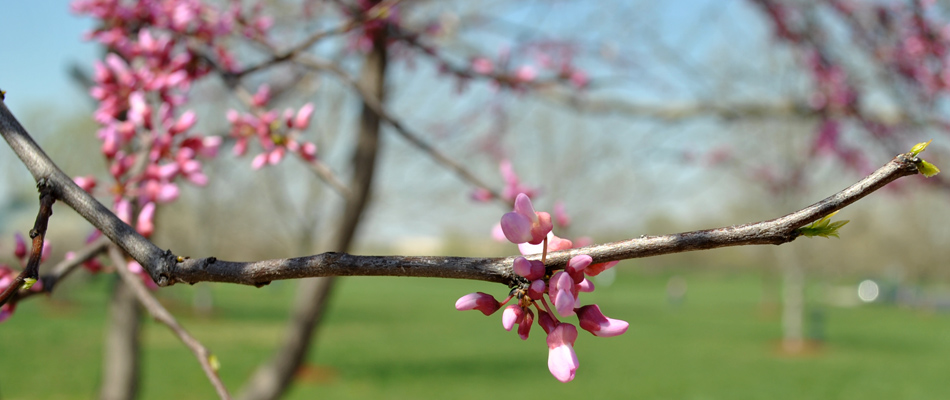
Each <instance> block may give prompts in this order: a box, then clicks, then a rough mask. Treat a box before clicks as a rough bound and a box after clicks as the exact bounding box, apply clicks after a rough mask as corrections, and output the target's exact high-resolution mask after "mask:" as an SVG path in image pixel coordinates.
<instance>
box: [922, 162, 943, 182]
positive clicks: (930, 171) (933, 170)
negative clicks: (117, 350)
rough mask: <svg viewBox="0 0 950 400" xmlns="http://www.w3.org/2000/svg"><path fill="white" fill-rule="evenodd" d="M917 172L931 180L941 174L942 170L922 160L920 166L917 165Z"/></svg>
mask: <svg viewBox="0 0 950 400" xmlns="http://www.w3.org/2000/svg"><path fill="white" fill-rule="evenodd" d="M917 171H920V173H921V174H923V175H924V176H926V177H928V178H930V177H931V176H934V175H937V174H938V173H940V168H937V166H936V165H933V164H931V163H929V162H926V161H924V160H920V164H917Z"/></svg>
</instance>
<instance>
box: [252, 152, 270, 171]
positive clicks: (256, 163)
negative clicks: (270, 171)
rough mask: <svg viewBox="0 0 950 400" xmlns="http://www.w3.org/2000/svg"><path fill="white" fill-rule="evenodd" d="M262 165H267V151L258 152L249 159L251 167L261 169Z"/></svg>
mask: <svg viewBox="0 0 950 400" xmlns="http://www.w3.org/2000/svg"><path fill="white" fill-rule="evenodd" d="M264 165H267V153H261V154H258V155H256V156H254V159H253V160H251V168H252V169H261V168H263V167H264Z"/></svg>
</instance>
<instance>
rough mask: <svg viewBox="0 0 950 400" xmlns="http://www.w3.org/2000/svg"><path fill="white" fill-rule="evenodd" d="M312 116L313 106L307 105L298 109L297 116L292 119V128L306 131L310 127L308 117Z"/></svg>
mask: <svg viewBox="0 0 950 400" xmlns="http://www.w3.org/2000/svg"><path fill="white" fill-rule="evenodd" d="M312 115H313V104H312V103H307V104H304V106H303V107H301V108H300V111H298V112H297V116H296V117H295V118H294V128H296V129H298V130H301V131H302V130H304V129H307V127H308V126H310V117H311V116H312Z"/></svg>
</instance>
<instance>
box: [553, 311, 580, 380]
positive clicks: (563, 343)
mask: <svg viewBox="0 0 950 400" xmlns="http://www.w3.org/2000/svg"><path fill="white" fill-rule="evenodd" d="M575 340H577V328H576V327H574V325H571V324H564V323H562V324H558V325H557V327H556V328H554V330H553V331H552V332H551V333H550V334H548V338H547V342H548V349H549V351H548V370H549V371H551V375H554V377H555V378H557V380H559V381H561V382H570V381H572V380H574V373H575V372H576V371H577V366H578V364H579V363H578V361H577V354H576V353H574V341H575Z"/></svg>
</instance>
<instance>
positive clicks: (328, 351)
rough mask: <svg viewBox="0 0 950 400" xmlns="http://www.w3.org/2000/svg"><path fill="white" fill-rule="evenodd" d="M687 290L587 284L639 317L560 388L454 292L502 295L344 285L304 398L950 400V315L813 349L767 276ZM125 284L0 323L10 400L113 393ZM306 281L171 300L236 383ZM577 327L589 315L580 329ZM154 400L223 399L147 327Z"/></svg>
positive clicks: (516, 342) (1, 382) (702, 280)
mask: <svg viewBox="0 0 950 400" xmlns="http://www.w3.org/2000/svg"><path fill="white" fill-rule="evenodd" d="M683 276H684V277H685V278H686V280H687V282H688V284H689V292H688V294H687V296H686V301H685V302H684V303H683V304H682V305H680V306H672V305H670V304H668V302H667V299H666V294H665V289H666V282H667V278H668V276H666V275H646V274H642V273H639V272H635V271H632V270H629V269H628V270H625V271H622V273H621V274H620V275H619V276H618V279H617V280H616V281H615V282H614V284H613V285H612V286H610V287H600V288H598V290H597V291H596V292H594V293H592V294H584V295H583V296H582V301H583V302H585V303H588V302H596V303H598V304H600V305H601V308H602V309H603V310H604V312H605V313H606V314H607V315H608V316H611V317H615V318H622V319H625V320H627V321H629V322H630V323H631V328H630V330H629V331H628V332H627V333H626V334H625V335H623V336H620V337H616V338H596V337H593V336H591V335H589V334H588V333H587V332H584V331H581V332H580V336H579V338H578V341H577V344H576V349H577V353H578V357H579V359H580V368H579V370H578V373H577V377H576V379H575V380H574V382H571V383H569V384H561V383H559V382H557V381H556V380H555V379H554V378H553V377H551V376H550V374H549V373H548V371H547V347H546V345H545V342H544V335H543V332H542V331H541V330H540V329H539V328H538V327H537V326H536V327H535V332H533V333H532V337H531V338H530V339H529V340H528V341H527V342H522V341H521V340H520V339H519V338H518V336H517V334H516V333H514V332H505V331H504V330H503V329H502V328H501V316H500V315H498V314H496V315H493V316H490V317H485V316H483V315H482V314H481V313H479V312H476V311H468V312H458V311H455V309H454V308H453V305H454V303H455V300H456V299H457V298H458V297H459V296H461V295H463V294H466V293H469V292H473V291H485V292H489V293H492V294H495V295H496V296H498V297H501V296H500V295H501V294H502V293H504V292H505V289H504V288H503V287H500V286H498V285H492V284H485V283H478V282H461V281H444V280H434V279H411V278H346V279H343V280H341V281H340V284H339V286H337V291H336V292H335V294H334V304H333V306H332V311H331V312H330V313H329V315H328V320H327V323H326V325H325V327H324V329H322V330H321V331H320V333H319V335H320V338H319V343H318V346H317V347H316V348H315V349H313V350H312V351H311V354H310V364H309V366H308V368H307V369H306V370H305V371H304V372H303V373H301V374H300V377H299V379H298V382H299V383H298V384H297V385H296V386H295V387H294V388H293V390H292V391H291V392H290V393H289V396H288V398H291V399H312V398H328V399H336V398H347V399H351V398H358V399H427V398H438V399H467V398H470V399H476V398H477V399H483V398H504V399H508V398H511V399H515V398H528V399H533V398H537V399H542V398H544V399H546V398H550V397H551V395H555V396H556V397H557V398H567V397H568V396H584V397H585V398H588V397H592V396H597V397H599V398H644V399H730V400H735V399H796V400H797V399H861V400H866V399H936V398H945V397H946V393H947V389H948V384H947V380H946V377H947V372H946V371H947V369H948V366H950V334H948V333H950V315H942V314H933V313H927V312H921V311H912V310H906V309H900V308H896V307H891V306H881V305H871V306H864V307H857V308H848V309H843V308H824V310H825V319H824V320H825V327H826V329H825V338H826V342H825V343H824V345H823V346H821V347H820V348H818V349H817V350H816V351H814V352H811V353H809V354H807V355H800V356H794V357H790V356H787V355H782V354H780V353H779V352H777V351H776V349H777V346H776V343H777V341H776V339H777V338H778V336H779V332H780V324H779V318H778V316H777V315H774V314H772V315H766V314H764V313H763V312H762V310H761V308H760V302H759V300H760V296H761V290H762V285H761V283H760V280H759V279H758V277H757V276H755V275H742V274H708V273H695V274H687V275H683ZM111 279H112V277H109V276H101V277H94V278H93V279H92V280H91V281H90V284H88V285H83V286H82V287H76V288H67V289H69V290H64V291H62V292H61V293H57V295H55V296H53V298H52V299H33V300H30V301H27V302H25V303H24V304H21V306H20V308H19V309H18V310H17V314H16V315H15V316H14V317H13V318H12V319H11V320H9V321H7V322H5V323H3V324H0V360H2V362H0V398H2V399H7V400H9V399H28V398H29V399H32V398H57V399H88V398H95V397H96V396H97V385H98V382H99V379H100V374H101V366H100V362H101V360H100V357H101V352H102V344H101V341H102V339H103V337H104V330H103V327H104V326H105V318H106V317H105V313H104V310H105V308H106V307H105V301H106V296H107V293H108V291H109V286H110V285H111ZM294 288H295V284H294V283H293V282H275V283H274V284H272V285H271V286H269V287H265V288H261V289H255V288H247V287H239V286H233V285H214V286H211V291H212V293H213V296H214V299H215V305H216V308H215V311H214V313H213V314H212V315H211V316H210V317H207V316H205V317H202V316H197V315H195V314H194V313H193V312H192V311H191V307H190V302H191V297H192V295H193V294H194V292H195V288H194V287H188V286H176V287H173V288H169V289H164V290H162V291H161V294H162V298H163V301H164V302H165V304H166V305H167V306H169V307H170V308H171V309H172V311H173V313H174V314H176V315H177V316H179V318H180V320H181V322H182V323H183V324H184V325H185V327H186V328H187V329H189V331H190V332H192V333H193V334H194V335H195V336H197V337H198V338H199V339H200V340H202V341H203V342H204V343H205V344H206V345H207V346H208V347H209V348H210V349H211V350H212V351H213V352H214V353H215V354H216V355H217V356H218V358H219V359H220V361H221V365H222V366H221V375H222V378H223V379H224V381H225V384H226V385H228V388H229V389H230V390H231V391H232V393H236V392H237V391H238V390H239V389H240V386H241V383H242V382H243V381H244V380H245V379H246V378H247V377H248V375H249V374H250V373H251V371H252V370H253V368H254V367H255V366H256V365H257V364H258V363H259V362H261V361H263V360H265V359H266V358H267V357H268V356H269V354H270V353H271V351H272V350H273V349H274V347H275V346H276V345H277V343H278V342H279V341H280V339H281V337H282V332H283V327H284V318H285V316H286V315H287V305H288V304H290V302H291V300H292V299H293V295H294ZM571 322H574V321H571ZM143 338H144V342H145V352H144V360H143V362H144V366H143V373H144V378H143V382H142V388H141V389H142V395H143V396H142V398H145V399H176V400H184V399H209V398H214V391H213V390H212V388H211V386H210V384H209V383H208V382H207V381H206V380H205V378H204V376H203V374H202V373H201V371H200V369H199V367H198V364H197V362H196V361H195V360H194V359H193V357H192V355H191V354H190V353H189V352H188V351H187V350H186V349H185V348H184V346H182V345H181V344H180V343H178V341H177V340H176V339H175V338H174V337H173V336H172V335H171V334H170V333H169V332H168V331H167V329H166V328H165V327H164V326H161V325H159V324H157V323H155V322H152V321H151V320H149V321H148V322H146V329H145V332H144V336H143Z"/></svg>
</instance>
